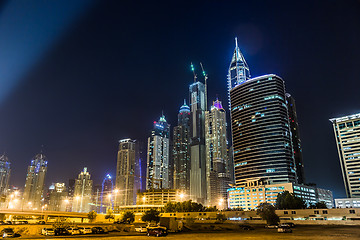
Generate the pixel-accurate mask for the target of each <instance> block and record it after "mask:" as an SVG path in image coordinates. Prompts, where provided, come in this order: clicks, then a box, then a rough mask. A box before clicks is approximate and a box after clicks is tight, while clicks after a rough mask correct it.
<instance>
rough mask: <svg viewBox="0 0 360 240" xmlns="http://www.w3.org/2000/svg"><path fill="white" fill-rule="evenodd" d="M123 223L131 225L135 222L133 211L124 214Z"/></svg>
mask: <svg viewBox="0 0 360 240" xmlns="http://www.w3.org/2000/svg"><path fill="white" fill-rule="evenodd" d="M121 221H122V222H126V223H129V224H130V223H132V222H134V221H135V214H134V213H133V212H131V211H126V212H124V214H123V216H122V218H121Z"/></svg>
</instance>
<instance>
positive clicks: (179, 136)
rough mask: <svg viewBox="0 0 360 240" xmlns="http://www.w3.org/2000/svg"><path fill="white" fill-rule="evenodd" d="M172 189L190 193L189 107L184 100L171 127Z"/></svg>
mask: <svg viewBox="0 0 360 240" xmlns="http://www.w3.org/2000/svg"><path fill="white" fill-rule="evenodd" d="M173 159H174V189H178V190H180V191H182V192H183V193H184V194H186V195H188V194H189V193H190V107H189V106H188V105H186V101H184V104H183V105H182V106H181V108H180V111H179V114H178V125H177V126H175V127H174V129H173Z"/></svg>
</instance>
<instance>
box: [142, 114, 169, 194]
mask: <svg viewBox="0 0 360 240" xmlns="http://www.w3.org/2000/svg"><path fill="white" fill-rule="evenodd" d="M169 136H170V124H168V123H167V122H166V119H165V116H164V115H162V116H161V117H160V119H159V121H155V122H154V127H153V130H152V131H151V136H150V137H149V138H148V148H147V173H146V190H149V189H168V188H170V184H169V183H170V179H169V148H170V139H169Z"/></svg>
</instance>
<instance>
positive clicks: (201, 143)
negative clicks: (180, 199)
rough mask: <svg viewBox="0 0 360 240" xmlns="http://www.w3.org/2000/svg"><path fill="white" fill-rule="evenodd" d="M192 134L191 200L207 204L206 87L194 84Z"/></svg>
mask: <svg viewBox="0 0 360 240" xmlns="http://www.w3.org/2000/svg"><path fill="white" fill-rule="evenodd" d="M189 92H190V111H191V133H190V161H191V163H190V166H191V168H190V198H191V199H192V200H194V201H197V202H200V203H205V200H206V147H205V111H206V110H207V106H206V105H207V100H206V85H205V84H203V83H201V82H194V83H193V84H191V85H190V87H189Z"/></svg>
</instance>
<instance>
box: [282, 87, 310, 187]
mask: <svg viewBox="0 0 360 240" xmlns="http://www.w3.org/2000/svg"><path fill="white" fill-rule="evenodd" d="M286 102H287V107H288V114H289V123H290V131H291V140H292V146H293V151H294V159H295V167H296V176H297V182H298V183H300V184H304V183H305V175H304V163H303V159H302V148H301V140H300V131H299V123H298V118H297V114H296V105H295V99H294V98H293V97H292V96H291V95H290V94H289V93H286Z"/></svg>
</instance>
